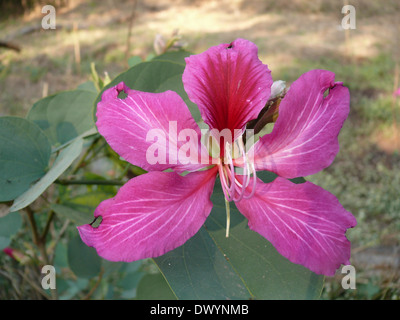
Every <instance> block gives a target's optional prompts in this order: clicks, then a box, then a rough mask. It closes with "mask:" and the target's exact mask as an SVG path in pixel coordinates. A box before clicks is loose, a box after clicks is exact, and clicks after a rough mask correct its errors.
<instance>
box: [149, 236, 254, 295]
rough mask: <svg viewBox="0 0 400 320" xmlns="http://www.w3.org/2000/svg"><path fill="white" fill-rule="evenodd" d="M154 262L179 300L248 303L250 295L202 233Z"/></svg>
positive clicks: (210, 239) (216, 248) (209, 239)
mask: <svg viewBox="0 0 400 320" xmlns="http://www.w3.org/2000/svg"><path fill="white" fill-rule="evenodd" d="M154 261H155V262H156V264H157V265H158V267H159V269H160V270H161V272H162V273H163V275H164V277H165V278H166V279H167V281H168V283H169V285H170V286H171V288H172V290H173V291H174V293H175V295H176V296H177V297H178V298H179V299H189V300H205V299H213V300H214V299H218V300H221V299H223V300H226V299H230V300H231V299H249V298H250V297H251V294H250V293H249V291H248V290H247V289H246V287H245V286H244V284H243V282H242V281H241V279H240V278H239V277H238V275H237V274H236V273H235V271H234V269H233V268H232V266H231V265H230V263H229V262H228V261H227V259H226V257H225V256H224V255H223V254H222V253H221V252H220V251H219V249H218V247H217V246H216V244H215V243H214V241H213V239H212V238H211V237H210V236H209V234H208V233H207V231H206V230H205V229H203V228H202V229H200V231H199V232H198V233H197V234H196V235H195V236H194V237H192V238H191V239H189V240H188V241H187V242H186V243H185V244H184V245H183V246H181V247H179V248H177V249H175V250H173V251H170V252H168V253H167V254H164V255H163V256H161V257H158V258H155V259H154Z"/></svg>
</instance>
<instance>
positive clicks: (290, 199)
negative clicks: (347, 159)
mask: <svg viewBox="0 0 400 320" xmlns="http://www.w3.org/2000/svg"><path fill="white" fill-rule="evenodd" d="M182 80H183V84H184V88H185V91H186V92H187V94H188V96H189V98H190V100H191V101H193V102H194V103H195V104H197V106H198V107H199V109H200V113H201V115H202V118H203V120H204V122H205V123H206V124H207V125H208V126H209V128H210V130H213V129H215V130H217V131H222V130H228V131H230V132H231V134H232V141H231V142H229V141H228V142H227V143H225V144H221V146H220V147H221V148H220V153H219V154H218V156H217V157H215V156H214V159H212V160H213V161H212V162H211V163H212V165H210V163H203V162H202V161H200V160H199V159H200V158H204V157H205V158H207V157H208V158H211V156H210V155H209V150H207V148H205V147H204V145H203V144H202V143H201V131H200V129H199V127H198V125H197V124H196V122H195V121H194V119H193V118H192V116H191V114H190V112H189V110H188V108H187V106H186V105H185V103H184V102H183V100H182V98H181V97H180V96H179V95H178V94H177V93H175V92H172V91H167V92H163V93H147V92H140V91H136V90H131V89H129V88H128V87H126V86H125V84H124V83H120V84H119V85H117V86H115V87H112V88H110V89H108V90H106V91H105V92H104V93H103V95H102V99H101V101H100V102H99V103H98V106H97V123H96V124H97V128H98V130H99V132H100V134H102V135H103V136H104V137H105V139H106V141H107V142H108V143H109V145H110V146H111V147H112V148H113V149H114V150H115V151H116V152H117V153H118V154H119V155H120V156H121V157H123V158H124V159H125V160H126V161H129V162H130V163H132V164H134V165H137V166H140V167H142V168H143V169H145V170H146V171H148V172H147V173H145V174H143V175H140V176H138V177H135V178H133V179H131V180H129V181H128V182H127V183H126V184H125V185H124V186H122V187H121V188H120V190H119V191H118V193H117V195H116V196H115V197H113V198H111V199H108V200H105V201H103V202H102V203H101V204H100V205H99V206H98V207H97V209H96V210H95V213H94V215H95V217H99V216H101V217H102V221H101V223H100V225H99V226H98V227H93V226H92V225H90V224H88V225H83V226H80V227H78V229H79V232H80V235H81V237H82V240H83V241H84V242H85V243H86V244H87V245H88V246H92V247H94V248H96V250H97V252H98V254H99V255H100V256H102V257H103V258H105V259H108V260H111V261H127V262H129V261H134V260H139V259H144V258H150V257H157V256H160V255H163V254H164V253H166V252H168V251H170V250H173V249H174V248H177V247H178V246H181V245H182V244H184V243H185V242H186V241H187V240H188V239H189V238H191V237H192V236H193V235H195V234H196V233H197V231H198V230H199V229H200V228H201V226H202V225H203V224H204V222H205V220H206V218H207V217H208V215H209V214H210V212H211V209H212V203H211V201H210V196H211V193H212V191H213V187H214V183H215V180H216V178H217V177H218V176H219V178H220V180H221V185H222V189H223V191H224V194H225V198H226V201H233V202H234V203H235V205H236V207H237V208H238V210H239V211H240V212H241V213H242V214H243V215H244V216H245V217H246V218H247V219H248V224H249V227H250V229H252V230H254V231H255V232H258V233H259V234H261V235H262V236H263V237H265V238H266V239H267V240H268V241H270V242H271V243H272V244H273V245H274V246H275V248H276V249H277V250H278V251H279V252H280V253H281V254H282V255H283V256H285V257H286V258H288V259H289V260H290V261H292V262H293V263H296V264H301V265H303V266H305V267H307V268H309V269H310V270H312V271H314V272H315V273H317V274H325V275H328V276H332V275H333V274H334V273H335V271H336V269H337V268H339V267H340V265H341V264H349V258H350V242H349V241H348V239H347V238H346V235H345V233H346V231H347V229H348V228H352V227H354V226H355V225H356V220H355V218H354V217H353V215H352V214H351V213H350V212H348V211H346V210H345V209H344V208H343V206H342V205H341V204H340V203H339V201H338V200H337V199H336V197H335V196H334V195H332V194H331V193H329V192H328V191H326V190H324V189H322V188H321V187H319V186H317V185H315V184H313V183H311V182H305V183H302V184H294V183H293V182H291V181H290V180H288V179H292V178H296V177H304V176H308V175H312V174H314V173H317V172H319V171H321V170H322V169H324V168H326V167H328V166H329V165H330V164H331V163H332V161H333V160H334V158H335V156H336V154H337V153H338V151H339V144H338V135H339V131H340V129H341V127H342V125H343V123H344V121H345V119H346V118H347V115H348V112H349V102H350V97H349V91H348V89H347V88H346V87H344V86H343V84H342V83H341V82H336V81H335V75H334V73H332V72H330V71H326V70H312V71H309V72H307V73H305V74H303V75H302V76H301V77H300V78H299V79H298V80H296V81H295V82H293V83H292V84H291V86H290V89H289V90H288V92H287V93H286V95H285V97H284V98H283V99H282V101H281V103H280V105H279V116H278V118H277V120H276V122H275V124H274V127H273V130H272V132H271V133H270V134H266V135H265V136H262V137H261V138H260V139H259V140H258V141H257V142H256V143H255V144H254V145H253V146H252V147H251V148H250V149H249V148H245V146H244V139H243V133H244V131H245V128H246V124H247V123H249V121H251V120H254V119H256V118H257V117H258V115H259V114H260V112H261V111H262V109H263V108H264V106H265V105H266V103H267V101H268V99H269V98H270V96H271V86H272V84H273V80H272V77H271V72H270V70H269V69H268V67H267V65H265V64H263V63H262V62H261V61H260V60H259V58H258V49H257V47H256V45H255V44H253V43H252V42H250V41H247V40H244V39H237V40H235V41H233V42H232V43H230V44H220V45H217V46H215V47H212V48H210V49H208V50H207V51H205V52H203V53H201V54H198V55H192V56H190V57H188V58H186V68H185V71H184V73H183V78H182ZM280 85H281V84H280ZM121 91H124V92H125V93H126V97H125V98H119V93H120V92H121ZM273 94H274V93H273ZM171 123H174V124H175V126H174V130H175V131H176V132H179V131H181V130H185V129H191V130H193V131H194V132H195V133H196V136H197V137H196V139H195V140H193V139H191V142H190V143H191V146H196V147H197V148H198V150H199V152H198V154H197V155H196V157H197V160H199V161H181V160H180V158H179V157H177V155H176V153H174V152H171V150H172V149H174V148H170V147H171V146H173V147H176V148H177V149H179V148H181V147H182V146H184V145H185V144H187V143H188V142H187V141H181V140H179V139H178V140H177V139H176V138H174V135H173V134H171V132H170V131H171V130H169V129H170V128H171ZM154 129H156V130H159V132H160V134H161V135H162V136H163V137H164V139H160V141H159V145H158V147H159V149H158V150H159V151H160V150H163V151H165V153H166V154H167V159H166V161H165V163H159V162H157V163H150V162H149V161H148V157H146V154H147V152H148V150H149V148H151V147H152V146H153V147H154V143H155V142H154V141H148V139H146V136H147V133H148V132H149V130H154ZM161 140H163V141H161ZM165 142H166V143H165ZM156 143H158V141H157V142H156ZM234 146H236V147H237V148H236V150H238V152H237V154H236V155H235V156H233V152H232V150H233V149H234ZM192 160H193V159H192ZM166 169H172V170H168V171H165V170H166ZM258 170H268V171H272V172H274V173H276V174H277V175H278V177H277V178H276V179H275V180H274V181H272V182H270V183H264V182H262V181H261V180H260V179H258V178H257V176H256V171H258ZM183 172H185V173H186V174H182V173H183Z"/></svg>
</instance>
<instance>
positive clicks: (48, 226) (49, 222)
mask: <svg viewBox="0 0 400 320" xmlns="http://www.w3.org/2000/svg"><path fill="white" fill-rule="evenodd" d="M53 218H54V211H53V210H51V211H50V213H49V217H48V218H47V222H46V226H45V227H44V230H43V233H42V236H41V237H40V240H41V241H42V242H46V236H47V233H48V232H49V230H50V225H51V222H52V221H53Z"/></svg>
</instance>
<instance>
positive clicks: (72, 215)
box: [50, 203, 94, 226]
mask: <svg viewBox="0 0 400 320" xmlns="http://www.w3.org/2000/svg"><path fill="white" fill-rule="evenodd" d="M50 208H51V209H52V210H53V211H54V212H55V213H56V214H57V215H60V216H62V217H63V218H65V219H69V220H71V221H72V222H73V223H75V225H78V226H79V225H83V224H88V223H91V222H92V221H93V219H94V216H93V212H90V213H88V212H84V211H78V210H75V209H73V208H71V207H69V206H66V205H62V204H57V203H53V204H51V206H50Z"/></svg>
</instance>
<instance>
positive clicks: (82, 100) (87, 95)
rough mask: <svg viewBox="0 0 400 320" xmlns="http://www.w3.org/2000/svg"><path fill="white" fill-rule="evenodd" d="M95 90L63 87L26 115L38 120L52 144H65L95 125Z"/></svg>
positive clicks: (39, 102) (34, 106)
mask: <svg viewBox="0 0 400 320" xmlns="http://www.w3.org/2000/svg"><path fill="white" fill-rule="evenodd" d="M96 96H97V92H95V91H93V90H87V89H85V90H73V91H64V92H61V93H58V94H55V95H53V96H49V97H46V98H44V99H41V100H39V101H38V102H36V103H35V104H34V105H33V107H32V109H31V110H30V111H29V113H28V116H27V118H28V119H29V120H31V121H33V122H35V123H36V124H37V125H38V126H39V127H40V128H41V129H42V130H43V131H44V133H45V134H46V135H47V137H48V138H49V140H50V142H51V144H52V145H53V146H60V145H63V144H65V143H67V142H69V141H71V140H73V139H75V138H76V137H78V136H79V135H81V134H82V133H84V132H86V131H89V130H90V129H92V128H94V121H93V116H92V115H93V103H94V101H95V99H96Z"/></svg>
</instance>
